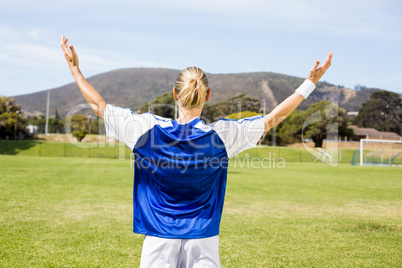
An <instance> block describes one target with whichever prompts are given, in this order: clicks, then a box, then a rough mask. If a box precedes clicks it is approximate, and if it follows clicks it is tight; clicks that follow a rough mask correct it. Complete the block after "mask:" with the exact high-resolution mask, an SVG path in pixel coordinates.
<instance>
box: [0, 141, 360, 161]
mask: <svg viewBox="0 0 402 268" xmlns="http://www.w3.org/2000/svg"><path fill="white" fill-rule="evenodd" d="M80 146H85V147H86V148H80V147H77V144H74V143H69V142H49V141H47V142H45V141H33V140H23V141H5V140H2V141H0V154H5V155H25V156H44V157H45V156H46V157H83V158H115V159H117V158H119V159H130V155H131V154H132V152H131V151H130V149H129V148H128V147H127V146H125V145H123V144H121V143H118V142H116V143H106V144H98V143H81V144H80ZM354 152H355V150H354V149H339V151H338V152H337V155H338V158H339V159H338V162H340V163H350V161H351V159H352V157H353V154H354ZM131 157H132V156H131ZM245 157H247V158H249V159H252V158H264V157H265V158H272V160H273V159H284V160H285V161H286V162H313V161H315V160H316V158H315V156H313V155H312V154H310V153H309V152H308V151H307V150H306V149H305V148H303V147H280V146H277V147H271V146H257V147H256V148H253V149H250V150H247V151H245V152H242V153H241V154H239V155H238V156H237V159H240V160H242V159H244V158H245Z"/></svg>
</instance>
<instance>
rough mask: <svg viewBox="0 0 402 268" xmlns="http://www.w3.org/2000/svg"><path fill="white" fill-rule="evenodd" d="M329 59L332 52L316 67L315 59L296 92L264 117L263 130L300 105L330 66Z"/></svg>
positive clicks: (276, 123)
mask: <svg viewBox="0 0 402 268" xmlns="http://www.w3.org/2000/svg"><path fill="white" fill-rule="evenodd" d="M331 60H332V52H328V55H327V59H326V60H325V62H324V63H323V64H322V65H321V66H320V67H318V65H320V61H316V62H315V64H314V66H313V68H311V70H310V72H309V74H308V77H307V79H306V81H305V82H304V83H303V84H302V85H301V86H300V87H299V88H298V89H297V90H296V92H295V93H293V94H292V95H290V96H289V97H288V98H287V99H285V100H284V101H283V102H281V103H280V104H279V105H278V106H276V107H275V109H273V110H272V112H270V113H269V114H267V115H266V116H265V117H264V119H265V132H267V131H268V130H270V129H271V128H273V127H276V126H277V125H279V123H280V122H282V121H283V120H284V119H285V118H286V117H287V116H288V115H290V114H291V113H292V112H293V111H294V110H295V109H296V108H297V107H298V106H299V105H300V103H302V101H303V100H305V99H306V98H307V97H308V95H309V94H310V93H311V92H312V91H313V90H314V88H315V84H317V82H318V80H320V78H321V77H322V76H323V75H324V73H325V72H326V71H327V70H328V68H329V67H330V66H331Z"/></svg>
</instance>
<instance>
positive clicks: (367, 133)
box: [349, 125, 402, 141]
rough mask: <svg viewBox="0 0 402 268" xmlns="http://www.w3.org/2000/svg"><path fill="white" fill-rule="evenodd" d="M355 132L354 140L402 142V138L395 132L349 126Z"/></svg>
mask: <svg viewBox="0 0 402 268" xmlns="http://www.w3.org/2000/svg"><path fill="white" fill-rule="evenodd" d="M349 128H350V129H353V131H354V132H355V134H356V135H355V137H353V140H358V141H359V140H361V139H379V140H402V137H401V136H399V135H398V134H397V133H395V132H386V131H378V130H377V129H375V128H361V127H358V126H355V125H352V126H349Z"/></svg>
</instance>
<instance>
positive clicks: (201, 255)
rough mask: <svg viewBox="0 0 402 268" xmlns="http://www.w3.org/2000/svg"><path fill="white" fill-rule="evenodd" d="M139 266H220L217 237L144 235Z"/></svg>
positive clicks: (179, 267) (148, 267)
mask: <svg viewBox="0 0 402 268" xmlns="http://www.w3.org/2000/svg"><path fill="white" fill-rule="evenodd" d="M140 267H141V268H154V267H158V268H159V267H165V268H167V267H169V268H190V267H210V268H215V267H221V264H220V261H219V237H218V236H213V237H208V238H200V239H167V238H159V237H154V236H148V235H147V236H145V238H144V245H143V247H142V254H141V265H140Z"/></svg>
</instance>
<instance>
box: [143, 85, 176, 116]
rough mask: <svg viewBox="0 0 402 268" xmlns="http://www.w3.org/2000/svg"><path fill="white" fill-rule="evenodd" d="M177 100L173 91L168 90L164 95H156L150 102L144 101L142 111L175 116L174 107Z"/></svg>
mask: <svg viewBox="0 0 402 268" xmlns="http://www.w3.org/2000/svg"><path fill="white" fill-rule="evenodd" d="M174 106H175V100H174V98H173V92H167V93H164V94H163V95H159V96H156V97H155V99H153V100H152V101H150V102H146V103H144V104H143V105H142V106H141V107H140V109H139V110H140V113H146V112H151V113H153V114H156V115H159V116H162V117H165V118H172V119H173V118H174V112H175V109H174Z"/></svg>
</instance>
